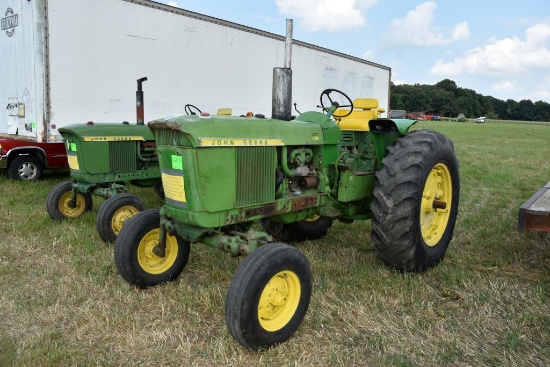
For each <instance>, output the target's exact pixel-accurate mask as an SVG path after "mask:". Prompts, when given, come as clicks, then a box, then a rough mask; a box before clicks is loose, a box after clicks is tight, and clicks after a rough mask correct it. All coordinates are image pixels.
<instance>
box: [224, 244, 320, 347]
mask: <svg viewBox="0 0 550 367" xmlns="http://www.w3.org/2000/svg"><path fill="white" fill-rule="evenodd" d="M311 289H312V275H311V268H310V266H309V262H308V261H307V258H306V257H305V256H304V254H302V253H301V252H300V251H299V250H298V249H296V248H294V247H292V246H289V245H285V244H282V243H271V244H268V245H264V246H262V247H260V248H258V249H257V250H256V251H254V252H253V253H252V254H251V255H249V256H248V257H247V258H246V259H245V260H244V262H243V263H242V264H241V265H240V266H239V268H238V269H237V271H236V272H235V276H234V277H233V280H232V281H231V284H230V286H229V290H228V291H227V300H226V303H225V320H226V323H227V328H228V329H229V332H230V333H231V335H232V336H233V337H234V338H235V340H236V341H237V342H238V343H239V344H241V345H242V346H244V347H246V348H251V349H260V348H269V347H271V346H273V345H276V344H279V343H282V342H284V341H286V340H288V339H289V338H290V337H291V336H292V335H293V334H294V333H295V332H296V330H298V327H299V326H300V325H301V323H302V321H303V319H304V316H305V314H306V312H307V309H308V306H309V301H310V299H311Z"/></svg>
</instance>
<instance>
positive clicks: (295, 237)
mask: <svg viewBox="0 0 550 367" xmlns="http://www.w3.org/2000/svg"><path fill="white" fill-rule="evenodd" d="M260 224H261V225H262V227H263V228H264V229H265V231H266V232H267V233H269V234H270V235H272V236H273V237H274V238H276V239H277V240H279V241H282V242H287V243H292V242H300V241H305V240H317V239H319V238H321V237H323V236H326V234H327V232H328V229H329V228H330V227H331V226H332V219H330V218H326V217H319V216H315V217H314V218H312V219H306V220H301V221H299V222H295V223H288V224H283V223H278V222H274V221H271V220H269V219H262V220H261V221H260Z"/></svg>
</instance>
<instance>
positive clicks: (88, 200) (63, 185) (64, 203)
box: [46, 181, 94, 220]
mask: <svg viewBox="0 0 550 367" xmlns="http://www.w3.org/2000/svg"><path fill="white" fill-rule="evenodd" d="M72 197H73V182H72V181H64V182H60V183H58V184H57V185H55V186H54V187H53V189H51V191H50V193H49V194H48V198H47V199H46V210H47V211H48V214H49V215H50V218H52V219H53V220H64V219H75V218H78V217H80V216H81V215H83V214H84V213H86V212H89V211H90V210H92V207H93V204H94V202H93V198H92V194H90V193H89V192H86V193H82V192H80V191H78V192H77V193H76V198H75V202H74V203H73V202H72Z"/></svg>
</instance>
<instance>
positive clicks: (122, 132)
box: [59, 123, 154, 141]
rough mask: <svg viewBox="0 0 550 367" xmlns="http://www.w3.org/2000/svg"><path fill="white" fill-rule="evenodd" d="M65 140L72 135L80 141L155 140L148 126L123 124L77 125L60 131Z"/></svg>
mask: <svg viewBox="0 0 550 367" xmlns="http://www.w3.org/2000/svg"><path fill="white" fill-rule="evenodd" d="M59 132H60V133H61V135H63V137H64V138H66V137H67V135H71V136H72V138H73V139H75V138H76V139H78V140H79V141H123V140H154V136H153V133H152V132H151V130H149V127H148V126H147V125H136V124H123V123H97V124H93V125H88V124H75V125H69V126H66V127H63V128H60V129H59Z"/></svg>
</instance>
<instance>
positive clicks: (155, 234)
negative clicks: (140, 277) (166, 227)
mask: <svg viewBox="0 0 550 367" xmlns="http://www.w3.org/2000/svg"><path fill="white" fill-rule="evenodd" d="M158 245H159V229H158V228H157V229H153V230H152V231H149V232H147V234H146V235H145V236H143V238H142V239H141V241H140V242H139V246H138V251H137V252H138V262H139V265H140V266H141V268H142V269H143V270H144V271H146V272H147V273H149V274H162V273H164V272H166V271H168V269H170V268H171V267H172V265H174V262H175V261H176V258H177V257H178V241H177V239H176V237H174V236H171V235H169V234H167V235H166V250H165V256H164V257H161V256H158V255H157V254H156V253H155V251H157V252H158V249H157V250H155V248H157V247H158Z"/></svg>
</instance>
